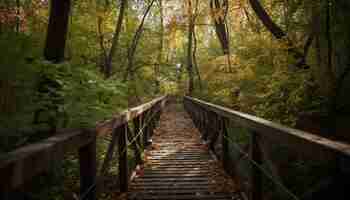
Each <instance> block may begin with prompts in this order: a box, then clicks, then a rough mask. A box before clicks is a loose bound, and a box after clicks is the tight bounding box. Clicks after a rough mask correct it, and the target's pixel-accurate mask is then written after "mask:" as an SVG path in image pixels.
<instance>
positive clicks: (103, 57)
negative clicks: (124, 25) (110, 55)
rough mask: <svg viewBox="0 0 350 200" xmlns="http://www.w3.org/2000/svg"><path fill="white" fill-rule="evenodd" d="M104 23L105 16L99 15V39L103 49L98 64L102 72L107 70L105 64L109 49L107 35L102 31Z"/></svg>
mask: <svg viewBox="0 0 350 200" xmlns="http://www.w3.org/2000/svg"><path fill="white" fill-rule="evenodd" d="M102 24H103V18H102V17H100V16H99V17H97V32H98V41H99V45H100V49H101V53H100V61H99V62H98V65H99V67H100V72H101V73H103V72H104V71H105V66H106V63H107V49H106V46H105V37H104V33H103V31H102Z"/></svg>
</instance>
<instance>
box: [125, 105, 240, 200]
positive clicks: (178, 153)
mask: <svg viewBox="0 0 350 200" xmlns="http://www.w3.org/2000/svg"><path fill="white" fill-rule="evenodd" d="M152 139H153V144H152V146H151V147H149V149H148V150H147V151H146V153H145V165H144V167H143V168H142V169H140V170H138V172H137V176H136V178H134V180H133V181H132V183H131V188H130V191H129V195H128V199H130V200H131V199H133V200H136V199H164V200H172V199H182V200H183V199H241V198H240V195H239V193H238V192H237V190H236V189H235V184H234V183H233V182H232V180H231V178H229V177H227V176H226V175H225V174H224V172H223V170H222V169H221V167H220V164H219V162H218V161H216V160H215V159H214V157H213V156H212V155H211V154H210V153H209V151H208V148H207V146H206V145H205V144H203V142H202V140H201V138H200V134H199V132H198V131H197V130H196V129H195V127H194V125H193V123H192V121H191V119H190V118H189V116H188V115H187V114H186V113H185V111H184V110H183V109H182V108H181V107H180V106H179V105H170V106H169V107H168V108H167V110H166V111H165V112H164V113H163V114H162V116H161V120H160V125H159V127H158V128H157V129H156V131H155V134H154V136H153V138H152Z"/></svg>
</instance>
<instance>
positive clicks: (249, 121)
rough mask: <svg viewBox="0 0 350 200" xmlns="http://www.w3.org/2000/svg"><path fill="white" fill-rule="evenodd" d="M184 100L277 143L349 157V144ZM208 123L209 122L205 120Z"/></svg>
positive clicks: (311, 153) (220, 107) (209, 105)
mask: <svg viewBox="0 0 350 200" xmlns="http://www.w3.org/2000/svg"><path fill="white" fill-rule="evenodd" d="M185 101H188V102H189V103H192V105H193V106H196V105H200V106H201V108H205V110H207V111H208V112H209V111H212V112H215V113H217V114H218V115H219V116H222V117H226V118H228V119H230V120H231V121H233V122H234V123H236V124H237V125H239V126H242V127H245V128H248V129H250V130H253V131H256V132H259V134H261V136H262V137H268V138H269V139H271V140H275V141H278V143H279V144H282V145H288V146H290V147H291V148H293V149H294V151H296V152H297V151H299V150H300V149H301V150H302V148H295V145H301V146H307V147H310V146H311V147H312V148H313V150H314V151H316V150H319V151H325V150H326V151H331V152H333V153H340V154H343V155H346V156H347V157H350V145H349V144H346V143H342V142H338V141H334V140H330V139H327V138H324V137H321V136H317V135H313V134H311V133H307V132H304V131H301V130H297V129H293V128H290V127H286V126H283V125H280V124H277V123H274V122H271V121H268V120H265V119H262V118H259V117H256V116H252V115H249V114H246V113H241V112H238V111H234V110H232V109H229V108H225V107H222V106H218V105H214V104H211V103H208V102H204V101H202V100H199V99H195V98H190V97H185ZM207 123H209V122H207ZM302 153H303V155H305V154H310V156H312V155H313V154H314V152H308V151H303V152H302Z"/></svg>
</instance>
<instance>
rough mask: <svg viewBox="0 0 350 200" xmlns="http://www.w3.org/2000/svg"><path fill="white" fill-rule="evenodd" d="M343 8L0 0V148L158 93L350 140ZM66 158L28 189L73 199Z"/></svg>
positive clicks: (349, 36)
mask: <svg viewBox="0 0 350 200" xmlns="http://www.w3.org/2000/svg"><path fill="white" fill-rule="evenodd" d="M349 11H350V1H348V0H79V1H74V0H0V47H1V55H0V66H1V68H0V70H1V72H0V155H1V154H5V153H7V152H10V151H12V150H14V149H16V148H19V147H21V146H24V145H27V144H30V143H34V142H37V141H40V140H42V139H45V138H48V137H50V136H52V135H54V134H56V133H57V132H59V130H61V129H63V128H81V127H91V126H94V125H95V124H96V122H98V121H103V120H106V119H109V118H110V117H112V116H113V115H115V114H116V113H118V112H120V111H122V110H125V109H127V108H132V107H135V106H137V105H141V104H142V103H145V102H147V101H150V100H152V99H154V98H155V97H159V96H161V95H164V94H169V95H173V96H177V97H178V98H181V97H182V96H184V95H188V96H192V97H196V98H200V99H204V100H206V101H208V102H212V103H215V104H218V105H223V106H226V107H229V108H232V109H234V110H237V111H241V112H244V113H249V114H252V115H255V116H258V117H262V118H264V119H268V120H271V121H274V122H277V123H280V124H283V125H286V126H290V127H294V128H297V129H301V130H304V131H308V132H311V133H313V134H317V135H321V136H324V137H326V138H331V139H334V140H338V141H342V142H350V135H349V134H347V132H348V131H349V127H348V126H349V123H348V122H349V120H350V117H349V114H350V95H349V93H347V92H348V91H349V89H350V55H349V52H350V21H348V20H349V19H350V12H349ZM99 145H100V146H102V147H104V146H105V145H104V144H99ZM72 165H76V159H73V158H71V159H67V160H65V161H64V162H62V163H59V164H57V166H58V167H57V169H54V171H55V172H54V173H53V174H54V175H51V176H50V178H49V179H50V181H49V182H50V184H51V185H54V186H53V187H54V188H55V189H54V190H46V189H43V185H46V184H47V183H48V180H46V179H47V177H43V178H42V179H43V180H41V179H40V180H38V183H37V184H35V186H34V187H36V189H33V191H37V192H34V193H33V194H30V195H31V197H32V199H48V198H47V197H48V196H51V197H52V196H55V198H52V199H76V198H74V197H71V196H69V195H71V194H66V193H69V192H67V190H69V189H70V188H69V187H73V188H74V187H76V186H70V185H74V183H71V182H69V183H66V182H64V183H63V181H61V179H60V178H59V177H60V175H61V174H62V173H69V174H71V175H72V176H77V175H76V174H77V172H76V171H74V170H73V171H72V170H70V169H69V167H67V166H72ZM59 166H63V167H59ZM48 185H49V184H48ZM62 185H65V187H61V186H62ZM67 185H68V186H67ZM62 188H63V189H62ZM62 190H63V191H64V192H62ZM67 195H68V196H69V197H67Z"/></svg>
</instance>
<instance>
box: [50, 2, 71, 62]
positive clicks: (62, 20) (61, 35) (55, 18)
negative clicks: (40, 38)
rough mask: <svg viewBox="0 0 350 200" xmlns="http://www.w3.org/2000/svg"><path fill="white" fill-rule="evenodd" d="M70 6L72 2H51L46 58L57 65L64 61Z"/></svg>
mask: <svg viewBox="0 0 350 200" xmlns="http://www.w3.org/2000/svg"><path fill="white" fill-rule="evenodd" d="M70 6H71V1H70V0H51V8H50V18H49V26H48V29H47V37H46V45H45V50H44V57H45V59H47V60H49V61H52V62H55V63H59V62H61V61H63V59H64V50H65V45H66V39H67V31H68V22H69V12H70Z"/></svg>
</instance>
